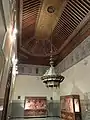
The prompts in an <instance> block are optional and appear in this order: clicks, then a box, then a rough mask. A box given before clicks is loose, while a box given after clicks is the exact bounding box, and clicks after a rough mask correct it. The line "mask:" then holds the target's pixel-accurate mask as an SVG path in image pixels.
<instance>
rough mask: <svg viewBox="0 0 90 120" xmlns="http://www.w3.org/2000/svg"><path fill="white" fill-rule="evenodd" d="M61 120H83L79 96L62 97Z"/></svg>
mask: <svg viewBox="0 0 90 120" xmlns="http://www.w3.org/2000/svg"><path fill="white" fill-rule="evenodd" d="M60 109H61V111H60V113H61V120H82V118H81V106H80V96H79V95H68V96H61V97H60Z"/></svg>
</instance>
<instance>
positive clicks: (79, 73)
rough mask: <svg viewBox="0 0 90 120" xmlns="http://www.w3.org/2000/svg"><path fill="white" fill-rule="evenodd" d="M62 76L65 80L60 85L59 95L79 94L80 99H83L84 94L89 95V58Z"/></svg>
mask: <svg viewBox="0 0 90 120" xmlns="http://www.w3.org/2000/svg"><path fill="white" fill-rule="evenodd" d="M58 67H59V66H58ZM62 74H63V75H64V76H65V80H64V81H63V82H62V85H61V90H60V94H61V95H68V94H79V95H80V97H81V99H84V95H85V93H88V95H90V56H88V57H86V58H85V59H83V60H82V61H80V62H79V63H77V64H75V65H74V66H72V67H71V68H69V69H68V70H66V71H64V72H63V73H62ZM88 97H90V96H88Z"/></svg>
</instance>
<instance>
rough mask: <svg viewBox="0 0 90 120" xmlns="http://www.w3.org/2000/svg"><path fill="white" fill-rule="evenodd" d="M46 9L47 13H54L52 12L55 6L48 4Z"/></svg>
mask: <svg viewBox="0 0 90 120" xmlns="http://www.w3.org/2000/svg"><path fill="white" fill-rule="evenodd" d="M47 11H48V12H49V13H54V12H55V8H54V7H53V6H49V7H48V8H47Z"/></svg>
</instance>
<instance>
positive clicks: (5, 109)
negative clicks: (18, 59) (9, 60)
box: [1, 67, 12, 120]
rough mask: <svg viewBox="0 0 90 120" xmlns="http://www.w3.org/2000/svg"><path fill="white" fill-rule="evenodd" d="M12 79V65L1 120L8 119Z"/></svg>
mask: <svg viewBox="0 0 90 120" xmlns="http://www.w3.org/2000/svg"><path fill="white" fill-rule="evenodd" d="M11 80H12V67H10V69H9V73H8V78H7V84H6V89H5V95H4V105H3V111H2V117H1V120H6V119H7V110H8V102H9V94H10V87H11Z"/></svg>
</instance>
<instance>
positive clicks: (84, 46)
mask: <svg viewBox="0 0 90 120" xmlns="http://www.w3.org/2000/svg"><path fill="white" fill-rule="evenodd" d="M88 55H90V36H88V37H87V38H86V39H85V40H84V41H83V42H82V43H81V44H80V45H79V46H77V47H76V48H75V49H74V50H73V51H72V52H71V53H70V54H69V55H68V56H67V57H66V58H64V59H63V60H62V61H61V62H60V63H59V64H58V65H57V67H56V68H57V70H58V71H59V72H60V73H61V72H64V71H65V70H66V69H68V68H70V67H72V66H73V65H74V64H76V63H77V62H79V61H80V60H82V59H83V58H85V57H87V56H88Z"/></svg>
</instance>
